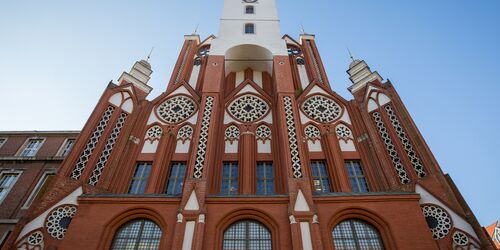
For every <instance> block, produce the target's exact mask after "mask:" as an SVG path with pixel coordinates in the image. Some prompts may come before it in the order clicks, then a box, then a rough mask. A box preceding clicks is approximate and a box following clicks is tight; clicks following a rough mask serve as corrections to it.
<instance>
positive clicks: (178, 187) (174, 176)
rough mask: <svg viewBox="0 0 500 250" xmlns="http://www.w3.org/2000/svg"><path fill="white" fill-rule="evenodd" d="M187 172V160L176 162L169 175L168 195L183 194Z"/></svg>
mask: <svg viewBox="0 0 500 250" xmlns="http://www.w3.org/2000/svg"><path fill="white" fill-rule="evenodd" d="M185 174H186V163H185V162H174V163H172V166H171V168H170V175H169V177H168V184H167V194H168V195H176V196H177V195H181V194H182V187H183V185H184V175H185Z"/></svg>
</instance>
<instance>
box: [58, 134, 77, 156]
mask: <svg viewBox="0 0 500 250" xmlns="http://www.w3.org/2000/svg"><path fill="white" fill-rule="evenodd" d="M71 140H72V141H73V145H72V146H71V149H70V150H69V152H68V153H67V154H66V155H64V152H65V151H66V145H68V142H69V141H71ZM75 144H76V138H74V137H68V138H66V139H65V140H64V142H63V144H61V146H60V147H59V150H57V154H56V156H58V157H66V156H68V155H69V154H70V153H71V150H73V148H74V147H75Z"/></svg>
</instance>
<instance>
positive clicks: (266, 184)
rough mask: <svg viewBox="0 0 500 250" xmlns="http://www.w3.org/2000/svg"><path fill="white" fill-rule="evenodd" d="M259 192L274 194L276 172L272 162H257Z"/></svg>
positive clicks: (260, 193)
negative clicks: (274, 172)
mask: <svg viewBox="0 0 500 250" xmlns="http://www.w3.org/2000/svg"><path fill="white" fill-rule="evenodd" d="M257 194H259V195H269V194H274V174H273V163H272V162H258V163H257Z"/></svg>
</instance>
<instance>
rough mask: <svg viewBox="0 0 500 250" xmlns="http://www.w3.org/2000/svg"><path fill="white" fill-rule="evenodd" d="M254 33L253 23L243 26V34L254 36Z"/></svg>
mask: <svg viewBox="0 0 500 250" xmlns="http://www.w3.org/2000/svg"><path fill="white" fill-rule="evenodd" d="M254 33H255V25H254V24H253V23H247V24H245V34H254Z"/></svg>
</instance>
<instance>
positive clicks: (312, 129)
mask: <svg viewBox="0 0 500 250" xmlns="http://www.w3.org/2000/svg"><path fill="white" fill-rule="evenodd" d="M304 135H305V136H306V138H307V139H309V140H313V141H314V140H319V139H320V138H321V132H320V131H319V129H318V128H317V127H316V126H314V125H307V126H306V127H305V128H304Z"/></svg>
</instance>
